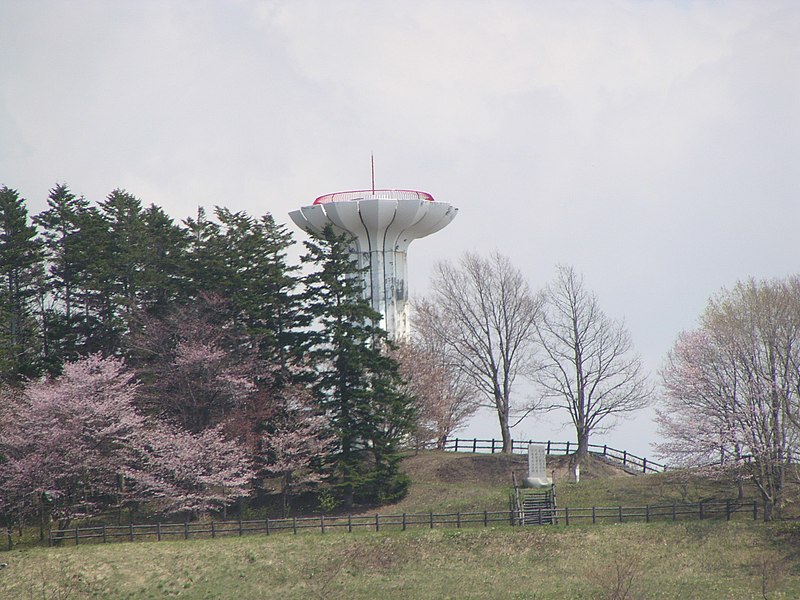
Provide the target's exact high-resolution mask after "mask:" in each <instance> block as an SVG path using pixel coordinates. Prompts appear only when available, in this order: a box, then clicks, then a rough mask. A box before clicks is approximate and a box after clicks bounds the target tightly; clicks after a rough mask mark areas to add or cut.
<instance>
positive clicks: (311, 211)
mask: <svg viewBox="0 0 800 600" xmlns="http://www.w3.org/2000/svg"><path fill="white" fill-rule="evenodd" d="M457 213H458V209H457V208H455V207H454V206H452V205H451V204H448V203H447V202H436V201H435V200H434V199H433V196H431V195H430V194H428V193H426V192H416V191H413V190H363V191H354V192H337V193H335V194H326V195H325V196H320V197H319V198H317V199H316V200H314V203H313V204H311V205H310V206H304V207H303V208H301V209H300V210H295V211H292V212H290V213H289V216H290V217H291V218H292V221H294V222H295V224H297V226H298V227H300V228H301V229H304V230H306V231H314V232H317V233H319V232H321V231H322V230H323V228H324V227H325V226H326V225H328V224H331V225H332V226H333V229H334V231H335V232H336V233H337V234H342V233H346V234H348V235H351V236H352V237H353V238H354V242H353V247H352V248H351V252H352V253H353V256H354V258H356V260H357V261H358V266H359V267H361V268H364V267H368V268H369V270H367V271H365V274H364V290H365V293H366V294H367V295H368V297H369V299H370V302H371V304H372V308H374V309H375V310H376V311H377V312H379V313H381V315H382V317H383V320H382V323H381V326H382V327H383V328H384V329H385V330H386V331H387V332H388V333H389V335H390V337H392V338H393V339H395V340H400V339H404V338H406V337H408V335H409V322H408V287H407V285H406V281H407V280H408V266H407V263H406V252H407V250H408V245H409V244H410V243H411V241H412V240H415V239H417V238H421V237H425V236H426V235H430V234H432V233H435V232H437V231H439V230H440V229H442V228H443V227H445V226H446V225H448V224H449V223H450V221H452V220H453V219H454V218H455V216H456V214H457Z"/></svg>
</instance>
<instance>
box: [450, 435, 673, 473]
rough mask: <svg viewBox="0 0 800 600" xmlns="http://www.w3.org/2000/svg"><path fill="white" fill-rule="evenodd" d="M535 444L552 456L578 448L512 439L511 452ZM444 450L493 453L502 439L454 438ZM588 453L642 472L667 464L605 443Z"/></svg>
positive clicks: (523, 450) (593, 446)
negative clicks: (542, 447)
mask: <svg viewBox="0 0 800 600" xmlns="http://www.w3.org/2000/svg"><path fill="white" fill-rule="evenodd" d="M530 444H535V445H537V446H544V447H545V449H546V453H547V454H548V455H553V456H562V455H566V454H570V451H572V452H574V451H575V450H577V449H578V444H577V443H576V442H554V441H550V440H548V441H546V442H536V441H533V440H513V441H512V442H511V447H512V452H513V453H514V454H527V452H528V446H529V445H530ZM443 449H444V450H448V451H451V452H473V453H482V454H495V453H499V452H502V450H503V441H502V440H495V439H491V440H481V439H478V438H472V439H464V438H454V439H452V440H447V441H446V442H445V444H444V448H443ZM589 453H590V454H593V455H594V456H598V457H603V458H605V459H607V460H610V461H613V462H616V463H619V464H620V465H621V466H623V467H625V468H627V469H631V470H634V471H640V472H642V473H661V472H663V471H666V470H667V466H666V465H663V464H661V463H657V462H655V461H652V460H649V459H647V458H643V457H641V456H636V455H635V454H631V453H630V452H628V451H626V450H617V449H616V448H611V447H610V446H607V445H602V446H601V445H600V444H589Z"/></svg>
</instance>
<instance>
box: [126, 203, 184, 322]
mask: <svg viewBox="0 0 800 600" xmlns="http://www.w3.org/2000/svg"><path fill="white" fill-rule="evenodd" d="M141 220H142V229H143V234H142V235H143V238H144V240H145V242H144V243H143V244H141V245H140V252H141V260H142V272H141V276H140V281H139V289H138V292H137V293H138V306H139V308H141V309H143V310H145V311H147V312H148V313H150V314H164V313H165V312H166V310H167V309H168V308H169V307H170V305H172V304H173V303H174V302H176V301H178V300H179V299H181V298H182V297H183V296H184V295H185V294H184V292H183V289H184V288H185V279H186V274H185V271H186V252H187V244H188V234H187V233H186V231H185V230H184V229H182V228H181V227H180V226H178V225H176V224H175V222H174V221H173V220H172V218H171V217H169V216H168V215H167V214H166V213H165V212H164V211H163V210H162V209H161V208H160V207H158V206H156V205H155V204H151V205H150V206H149V207H148V208H146V209H145V210H144V212H143V213H142V216H141Z"/></svg>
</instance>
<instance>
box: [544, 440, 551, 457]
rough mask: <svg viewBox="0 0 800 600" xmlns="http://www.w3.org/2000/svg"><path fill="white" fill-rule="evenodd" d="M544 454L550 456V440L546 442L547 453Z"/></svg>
mask: <svg viewBox="0 0 800 600" xmlns="http://www.w3.org/2000/svg"><path fill="white" fill-rule="evenodd" d="M545 454H548V455H549V454H550V440H547V451H546V452H545Z"/></svg>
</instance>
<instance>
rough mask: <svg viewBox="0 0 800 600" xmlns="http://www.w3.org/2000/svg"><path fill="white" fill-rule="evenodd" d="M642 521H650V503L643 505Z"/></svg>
mask: <svg viewBox="0 0 800 600" xmlns="http://www.w3.org/2000/svg"><path fill="white" fill-rule="evenodd" d="M644 522H645V523H649V522H650V505H649V504H648V505H647V506H645V507H644Z"/></svg>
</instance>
